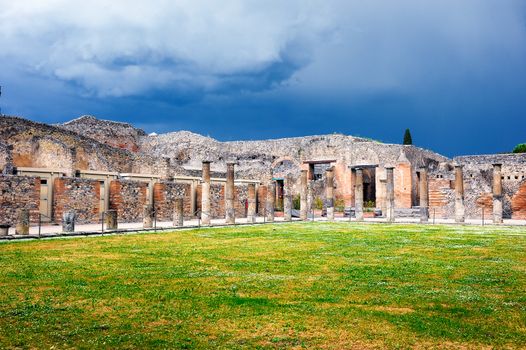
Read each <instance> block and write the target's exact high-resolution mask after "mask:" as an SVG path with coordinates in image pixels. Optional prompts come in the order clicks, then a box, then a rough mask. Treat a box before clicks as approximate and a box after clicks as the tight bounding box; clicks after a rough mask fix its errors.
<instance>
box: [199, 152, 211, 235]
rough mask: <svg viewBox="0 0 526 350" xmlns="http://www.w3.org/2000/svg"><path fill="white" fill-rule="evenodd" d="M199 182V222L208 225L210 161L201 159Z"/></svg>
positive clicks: (209, 214)
mask: <svg viewBox="0 0 526 350" xmlns="http://www.w3.org/2000/svg"><path fill="white" fill-rule="evenodd" d="M202 177H203V179H202V181H203V182H202V183H201V223H202V224H203V225H210V219H211V215H212V214H211V212H210V162H209V161H206V160H204V161H203V174H202Z"/></svg>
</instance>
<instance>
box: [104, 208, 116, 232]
mask: <svg viewBox="0 0 526 350" xmlns="http://www.w3.org/2000/svg"><path fill="white" fill-rule="evenodd" d="M104 220H105V223H106V229H108V230H116V229H117V228H118V225H119V224H118V220H117V210H108V211H107V212H106V214H105V217H104Z"/></svg>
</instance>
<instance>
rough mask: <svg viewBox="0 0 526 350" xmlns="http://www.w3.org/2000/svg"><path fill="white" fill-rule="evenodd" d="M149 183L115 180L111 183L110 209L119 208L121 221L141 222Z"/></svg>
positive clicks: (118, 215)
mask: <svg viewBox="0 0 526 350" xmlns="http://www.w3.org/2000/svg"><path fill="white" fill-rule="evenodd" d="M147 192H148V183H146V182H140V181H132V180H113V181H112V182H111V183H110V209H112V210H117V217H118V220H119V222H140V221H142V217H143V209H144V205H146V203H147V202H148V199H147Z"/></svg>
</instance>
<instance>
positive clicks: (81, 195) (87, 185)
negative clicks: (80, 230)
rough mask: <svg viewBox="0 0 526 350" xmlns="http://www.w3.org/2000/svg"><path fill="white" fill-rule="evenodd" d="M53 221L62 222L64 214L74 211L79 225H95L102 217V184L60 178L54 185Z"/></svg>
mask: <svg viewBox="0 0 526 350" xmlns="http://www.w3.org/2000/svg"><path fill="white" fill-rule="evenodd" d="M53 191H54V192H53V219H54V222H56V223H60V222H62V215H63V213H64V212H66V211H69V210H74V211H75V213H76V222H77V223H78V224H93V223H98V222H100V220H101V217H100V182H99V181H97V180H90V179H84V178H78V177H58V178H56V179H55V181H54V184H53Z"/></svg>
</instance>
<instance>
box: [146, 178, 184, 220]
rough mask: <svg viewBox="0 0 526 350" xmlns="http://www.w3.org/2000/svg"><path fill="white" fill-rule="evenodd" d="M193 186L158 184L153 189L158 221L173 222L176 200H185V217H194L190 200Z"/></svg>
mask: <svg viewBox="0 0 526 350" xmlns="http://www.w3.org/2000/svg"><path fill="white" fill-rule="evenodd" d="M190 193H191V185H190V184H186V183H174V182H158V183H156V184H155V185H154V187H153V202H154V203H155V210H156V211H157V220H163V221H171V220H173V213H174V208H175V200H176V199H177V198H181V197H182V198H183V215H184V217H185V218H190V217H191V216H192V206H191V204H192V202H191V198H190Z"/></svg>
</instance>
